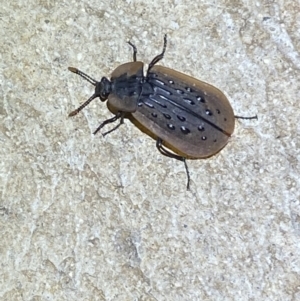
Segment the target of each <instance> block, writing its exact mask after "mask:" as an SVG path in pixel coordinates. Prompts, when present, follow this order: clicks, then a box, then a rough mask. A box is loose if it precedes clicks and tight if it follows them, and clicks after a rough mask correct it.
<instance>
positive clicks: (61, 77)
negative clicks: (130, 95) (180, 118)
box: [0, 0, 300, 301]
mask: <svg viewBox="0 0 300 301" xmlns="http://www.w3.org/2000/svg"><path fill="white" fill-rule="evenodd" d="M0 12H1V18H0V32H1V35H0V41H1V44H0V45H1V47H0V55H1V60H0V82H1V90H0V95H1V102H0V118H1V123H0V129H1V130H0V156H1V160H0V187H1V188H0V189H1V194H0V195H1V199H0V234H1V240H0V263H1V268H0V299H1V300H32V301H37V300H60V301H63V300H222V301H224V300H272V301H275V300H285V301H288V300H300V204H299V201H300V200H299V196H300V192H299V191H300V180H299V172H300V163H299V161H300V151H299V149H300V139H299V132H300V125H299V124H300V123H299V120H300V113H299V112H300V111H299V108H300V106H299V96H300V92H299V91H300V77H299V69H300V57H299V50H300V19H299V15H300V2H299V1H298V0H297V1H295V0H281V1H280V0H274V1H267V0H265V1H254V0H248V1H246V0H242V1H234V0H220V1H208V0H200V1H188V0H160V1H153V2H150V1H149V2H146V1H134V0H132V1H130V0H127V1H121V0H113V1H108V0H103V1H95V0H89V1H87V0H84V1H74V0H68V1H65V0H63V1H32V0H29V1H15V0H12V1H3V3H2V5H1V8H0ZM165 33H167V34H168V37H169V44H168V48H167V52H166V55H165V58H164V60H163V61H162V62H161V64H163V65H165V66H168V67H171V68H175V69H177V70H179V71H182V72H185V73H187V74H190V75H192V76H195V77H197V78H199V79H201V80H204V81H207V82H209V83H211V84H213V85H215V86H217V87H218V88H219V89H221V90H222V91H224V93H226V95H227V96H228V98H229V99H230V101H231V103H232V106H233V108H234V110H235V112H236V114H238V115H246V116H251V115H255V114H257V115H258V120H257V121H256V120H249V121H247V120H240V121H237V125H236V129H235V133H234V135H233V137H232V138H231V141H230V143H229V144H228V145H227V146H226V148H224V149H223V150H222V151H221V152H220V153H219V154H217V155H216V156H214V157H212V158H210V159H207V160H194V161H189V162H188V164H189V168H190V173H191V179H192V182H191V191H188V192H187V191H186V189H185V184H186V175H185V172H184V167H183V165H182V164H181V163H180V162H174V160H171V159H168V158H165V157H162V156H161V155H160V154H159V153H158V152H157V151H156V148H155V141H153V140H152V139H151V138H149V137H148V136H146V135H144V134H143V133H141V132H140V130H139V129H137V128H135V127H134V126H133V125H132V124H131V123H130V122H129V121H126V122H125V125H123V126H122V127H121V128H120V129H119V130H118V131H116V132H114V133H112V134H111V135H108V136H107V137H105V138H103V137H102V135H101V134H99V135H97V136H93V135H92V132H93V130H94V129H95V128H96V127H97V126H98V124H99V123H100V122H101V121H103V120H105V119H107V118H109V117H111V116H112V115H111V113H110V112H109V111H108V110H107V108H106V105H105V104H102V103H101V102H100V101H98V100H96V101H94V102H93V103H92V104H91V105H90V106H89V107H88V108H86V109H85V110H84V111H83V112H82V113H81V114H79V115H77V116H76V117H73V118H68V117H67V115H68V113H69V112H71V111H72V110H74V109H75V108H76V107H77V106H78V105H79V104H80V103H82V102H83V101H85V100H86V99H87V98H88V97H89V96H90V95H91V93H92V91H93V87H92V86H91V85H89V84H88V83H87V82H85V81H83V80H82V79H80V78H79V77H78V76H76V75H74V74H72V73H71V72H69V71H68V70H67V67H68V66H74V67H78V68H80V69H82V70H83V71H85V72H87V73H88V74H90V75H91V76H93V77H95V78H96V79H100V78H101V77H102V76H109V75H110V73H111V72H112V71H113V70H114V69H115V68H116V67H117V66H118V65H120V64H122V63H124V62H127V61H130V60H131V59H132V54H131V49H130V47H129V46H128V45H127V44H126V41H127V40H128V39H130V40H131V41H132V42H133V43H135V44H136V46H137V47H138V51H139V52H138V58H139V59H141V60H143V61H144V62H145V63H149V62H150V61H151V59H152V58H153V57H154V56H155V55H156V54H157V53H158V52H159V51H160V50H161V47H162V39H163V35H164V34H165Z"/></svg>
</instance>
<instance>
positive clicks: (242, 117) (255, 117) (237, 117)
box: [234, 115, 257, 119]
mask: <svg viewBox="0 0 300 301" xmlns="http://www.w3.org/2000/svg"><path fill="white" fill-rule="evenodd" d="M234 118H236V119H257V115H255V116H251V117H244V116H236V115H234Z"/></svg>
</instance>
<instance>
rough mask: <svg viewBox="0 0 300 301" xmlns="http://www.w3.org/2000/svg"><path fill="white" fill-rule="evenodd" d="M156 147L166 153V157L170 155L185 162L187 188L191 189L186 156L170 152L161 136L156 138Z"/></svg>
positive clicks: (163, 153)
mask: <svg viewBox="0 0 300 301" xmlns="http://www.w3.org/2000/svg"><path fill="white" fill-rule="evenodd" d="M156 148H157V149H158V151H159V152H160V153H161V154H162V155H164V156H166V157H169V158H172V159H176V160H179V161H182V162H183V163H184V167H185V171H186V175H187V185H186V189H187V190H190V172H189V169H188V166H187V164H186V158H184V157H181V156H178V155H175V154H173V153H172V152H170V151H169V150H167V149H166V148H164V146H163V141H162V139H161V138H157V140H156Z"/></svg>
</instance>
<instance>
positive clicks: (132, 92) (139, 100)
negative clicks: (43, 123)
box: [69, 35, 257, 189]
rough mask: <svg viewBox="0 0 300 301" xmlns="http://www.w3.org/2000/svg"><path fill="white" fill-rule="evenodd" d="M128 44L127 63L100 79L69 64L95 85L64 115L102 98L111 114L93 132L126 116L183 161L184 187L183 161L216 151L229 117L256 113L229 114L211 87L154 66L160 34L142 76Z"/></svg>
mask: <svg viewBox="0 0 300 301" xmlns="http://www.w3.org/2000/svg"><path fill="white" fill-rule="evenodd" d="M128 43H129V45H130V46H131V47H132V48H133V62H130V63H125V64H123V65H120V66H119V67H117V68H116V69H115V70H114V71H113V73H112V75H111V79H110V80H109V79H107V78H106V77H102V79H101V81H99V82H97V81H96V80H94V79H93V78H91V77H90V76H89V75H87V74H85V73H83V72H82V71H80V70H78V69H76V68H73V67H69V70H70V71H72V72H73V73H76V74H78V75H80V76H81V77H83V78H84V79H86V80H87V81H88V82H90V83H91V84H92V85H94V86H95V93H94V94H93V95H92V96H91V97H90V98H89V99H88V100H87V101H86V102H85V103H83V104H82V105H81V106H80V107H79V108H77V109H76V110H75V111H73V112H71V113H70V114H69V116H74V115H76V114H77V113H78V112H80V111H81V110H82V109H83V108H84V107H86V106H87V105H88V104H89V103H90V102H91V101H92V100H93V99H94V98H96V97H99V98H100V100H101V101H106V100H107V106H108V108H109V110H110V111H111V112H112V113H113V114H114V117H112V118H110V119H107V120H105V121H104V122H102V123H101V124H100V125H99V127H98V128H97V129H96V130H95V131H94V134H96V133H97V132H98V131H99V130H100V129H101V128H103V127H104V126H105V125H106V124H109V123H113V122H115V121H117V120H118V119H119V120H120V121H119V123H118V124H117V125H116V126H115V127H114V128H113V129H111V130H110V131H108V132H106V133H104V134H103V135H107V134H108V133H111V132H112V131H114V130H116V129H117V128H118V127H119V126H120V125H121V124H123V122H124V118H125V117H130V118H131V117H132V118H133V121H134V122H136V121H137V123H138V124H140V125H142V127H144V128H145V129H146V130H147V131H148V132H150V134H151V136H154V137H155V138H156V147H157V149H158V150H159V151H160V152H161V153H162V154H163V155H165V156H167V157H170V158H174V159H177V160H180V161H183V162H184V165H185V169H186V173H187V178H188V181H187V189H189V185H190V175H189V171H188V167H187V164H186V159H187V158H190V159H193V158H194V159H196V158H207V157H210V156H212V155H214V154H216V153H217V152H219V151H220V150H221V149H222V148H223V147H224V146H225V145H226V144H227V142H228V139H229V137H230V136H231V134H232V133H233V131H234V123H235V118H243V119H254V118H257V116H253V117H240V116H235V115H234V113H233V109H232V107H231V105H230V103H229V101H228V99H227V98H226V96H225V95H224V94H223V93H222V92H221V91H220V90H219V89H217V88H216V87H214V86H212V85H210V84H207V83H205V82H203V81H200V80H197V79H195V78H193V77H190V76H188V75H185V74H183V73H180V72H178V71H175V70H173V69H169V68H167V67H163V66H157V65H156V63H157V62H159V61H160V60H161V59H162V58H163V56H164V53H165V50H166V46H167V36H166V35H165V37H164V46H163V51H162V53H161V54H159V55H157V56H156V57H155V58H154V59H153V60H152V61H151V63H150V64H149V66H148V70H147V73H146V76H145V75H144V70H143V68H144V63H143V62H140V61H137V60H136V54H137V49H136V47H135V46H134V45H133V44H132V43H130V42H128ZM165 146H166V147H168V148H169V149H172V151H174V152H176V153H177V154H175V153H173V152H171V151H170V150H169V149H167V148H166V147H165Z"/></svg>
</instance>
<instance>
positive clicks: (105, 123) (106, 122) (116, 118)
mask: <svg viewBox="0 0 300 301" xmlns="http://www.w3.org/2000/svg"><path fill="white" fill-rule="evenodd" d="M124 117H125V113H124V112H118V113H117V114H116V115H115V116H114V117H112V118H109V119H107V120H104V121H103V122H102V123H101V124H100V125H99V126H98V127H97V129H96V130H95V131H94V133H93V134H94V135H95V134H96V133H97V132H98V131H99V130H101V129H102V128H103V127H104V126H105V125H107V124H109V123H113V122H115V121H117V120H118V119H120V122H119V124H117V125H116V126H115V127H114V128H112V129H111V130H109V131H107V132H105V133H103V134H102V135H103V136H106V135H107V134H109V133H111V132H113V131H115V130H116V129H117V128H118V127H119V126H120V125H121V124H123V123H124Z"/></svg>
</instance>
